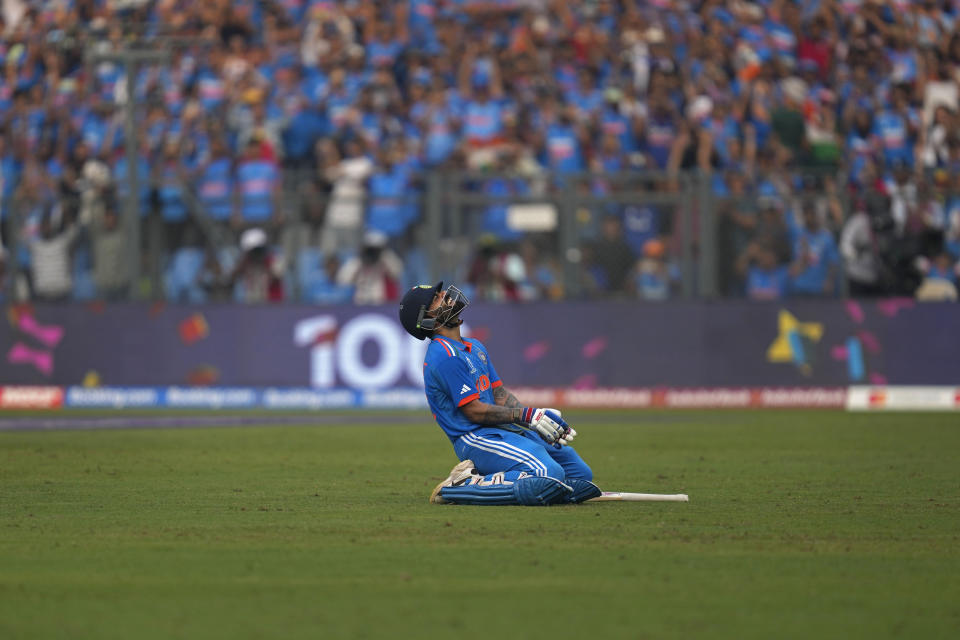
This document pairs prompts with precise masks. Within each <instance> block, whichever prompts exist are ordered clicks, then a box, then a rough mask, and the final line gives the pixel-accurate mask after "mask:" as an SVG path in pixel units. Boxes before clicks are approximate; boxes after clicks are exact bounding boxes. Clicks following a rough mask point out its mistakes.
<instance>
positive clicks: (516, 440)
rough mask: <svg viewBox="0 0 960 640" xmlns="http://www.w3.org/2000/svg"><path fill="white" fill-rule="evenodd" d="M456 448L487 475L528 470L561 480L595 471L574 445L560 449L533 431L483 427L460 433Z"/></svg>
mask: <svg viewBox="0 0 960 640" xmlns="http://www.w3.org/2000/svg"><path fill="white" fill-rule="evenodd" d="M453 450H454V451H455V452H456V454H457V457H458V458H460V459H461V460H473V464H474V465H475V466H476V468H477V471H478V472H479V473H480V474H481V475H485V476H486V475H490V474H491V473H498V472H500V471H526V472H527V473H529V474H531V475H535V476H549V477H551V478H555V479H557V480H560V481H563V480H564V479H566V478H570V479H573V478H580V479H582V480H592V479H593V471H591V469H590V467H589V466H587V463H586V462H584V461H583V459H582V458H581V457H580V454H578V453H577V452H576V451H574V450H573V448H572V447H562V448H559V449H558V448H556V447H554V446H553V445H550V444H547V443H546V442H544V441H543V440H542V439H541V438H540V436H538V435H537V434H536V433H533V432H527V431H524V432H522V433H514V432H512V431H507V430H505V429H500V428H498V427H481V428H479V429H474V430H473V431H471V432H470V433H467V434H465V435H463V436H460V438H459V439H458V440H457V441H456V442H455V443H454V445H453Z"/></svg>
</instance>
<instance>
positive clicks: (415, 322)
mask: <svg viewBox="0 0 960 640" xmlns="http://www.w3.org/2000/svg"><path fill="white" fill-rule="evenodd" d="M440 291H443V281H440V282H438V283H437V284H435V285H433V286H430V285H429V284H421V285H417V286H415V287H413V288H412V289H410V290H409V291H407V293H406V294H404V296H403V299H402V300H401V301H400V311H399V315H400V324H401V325H403V328H404V329H406V331H407V333H409V334H410V335H412V336H413V337H414V338H416V339H417V340H423V339H424V338H428V337H430V335H431V334H432V333H433V332H434V330H436V329H437V328H438V327H441V326H447V327H455V326H457V325H458V324H460V323H461V322H463V321H462V320H460V318H459V316H460V312H461V311H463V310H464V309H465V308H466V306H467V305H468V304H470V300H468V299H467V296H465V295H464V294H463V292H462V291H460V289H458V288H456V287H455V286H453V285H451V286H450V287H449V288H448V289H447V292H446V296H445V297H444V299H443V302H442V303H441V304H440V306H439V307H438V308H437V309H435V310H433V311H429V308H430V304H431V303H432V302H433V297H434V296H435V295H436V294H437V293H438V292H440Z"/></svg>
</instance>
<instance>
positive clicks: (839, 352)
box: [830, 344, 849, 361]
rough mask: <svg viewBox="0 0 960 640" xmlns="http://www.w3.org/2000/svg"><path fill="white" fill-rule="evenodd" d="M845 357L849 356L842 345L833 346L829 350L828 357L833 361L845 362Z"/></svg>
mask: <svg viewBox="0 0 960 640" xmlns="http://www.w3.org/2000/svg"><path fill="white" fill-rule="evenodd" d="M847 355H849V354H848V353H847V348H846V347H845V346H843V345H842V344H837V345H834V346H833V347H831V349H830V357H831V358H833V359H834V360H840V361H843V360H846V359H847Z"/></svg>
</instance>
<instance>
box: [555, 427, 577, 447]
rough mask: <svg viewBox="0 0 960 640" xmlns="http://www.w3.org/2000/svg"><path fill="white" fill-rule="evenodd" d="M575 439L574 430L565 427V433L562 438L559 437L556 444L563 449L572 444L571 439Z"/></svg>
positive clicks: (575, 433)
mask: <svg viewBox="0 0 960 640" xmlns="http://www.w3.org/2000/svg"><path fill="white" fill-rule="evenodd" d="M576 437H577V432H576V430H575V429H574V428H573V427H571V426H567V432H566V433H565V434H563V435H562V436H560V439H559V440H557V442H558V443H559V444H561V445H563V446H564V447H565V446H567V445H568V444H570V443H571V442H573V439H574V438H576Z"/></svg>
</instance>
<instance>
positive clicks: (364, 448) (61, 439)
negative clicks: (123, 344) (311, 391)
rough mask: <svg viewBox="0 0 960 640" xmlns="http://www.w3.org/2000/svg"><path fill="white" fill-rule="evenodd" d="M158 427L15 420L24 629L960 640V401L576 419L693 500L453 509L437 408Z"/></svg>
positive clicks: (614, 462) (0, 521)
mask: <svg viewBox="0 0 960 640" xmlns="http://www.w3.org/2000/svg"><path fill="white" fill-rule="evenodd" d="M57 415H58V416H62V415H67V416H68V417H69V416H70V415H78V416H83V417H87V418H89V417H91V416H94V417H96V416H99V415H105V414H93V413H77V414H57ZM145 415H146V414H136V413H132V412H127V413H112V414H109V420H110V422H109V426H110V428H107V429H82V430H81V429H69V428H68V429H64V428H57V429H27V430H6V431H3V432H0V638H3V639H4V640H15V639H20V638H84V639H86V638H94V639H99V638H116V639H123V640H139V639H146V638H191V639H194V638H203V639H206V638H230V639H231V640H237V639H243V638H282V639H284V640H291V639H295V638H311V639H317V638H323V639H325V640H326V639H331V638H415V639H431V638H444V639H450V638H455V637H462V638H468V639H471V640H473V639H480V638H503V639H518V638H590V639H593V640H601V639H606V638H710V639H717V638H870V639H876V638H924V639H929V638H958V637H960V418H958V417H957V416H956V415H949V414H907V413H902V414H893V413H891V414H870V415H868V414H848V413H843V412H831V411H753V412H738V411H713V412H706V411H702V412H680V411H677V412H653V411H650V412H639V411H638V412H625V411H620V412H613V411H601V412H586V411H577V412H574V411H570V412H569V413H568V414H565V417H568V418H569V420H570V423H571V424H572V425H574V426H575V427H576V428H577V430H578V432H579V436H578V438H577V441H576V443H575V446H576V448H577V450H578V451H580V453H581V454H582V456H583V457H584V459H585V460H586V461H587V462H588V463H589V464H590V465H591V466H592V467H593V470H594V474H595V481H596V482H597V484H599V485H600V486H601V488H603V489H605V490H609V491H635V492H647V493H687V494H689V495H690V502H689V503H618V502H606V503H594V504H589V503H588V504H582V505H569V506H556V507H546V508H531V507H464V506H452V505H442V506H440V505H431V504H428V502H427V497H428V496H429V494H430V491H431V489H432V488H433V487H434V485H435V484H436V483H437V482H439V481H440V480H442V479H443V478H444V477H445V476H446V475H447V472H448V471H449V469H450V467H452V466H453V465H454V464H455V463H456V462H457V460H456V459H455V457H454V454H453V452H452V449H451V447H450V444H449V442H448V441H447V439H446V438H445V436H444V435H443V433H442V432H441V431H440V429H439V428H437V426H436V425H435V424H434V423H433V422H432V420H431V419H430V416H429V415H428V414H427V413H426V412H425V411H422V412H413V413H409V412H399V413H385V412H362V413H360V412H353V413H348V412H340V413H319V412H318V413H316V414H314V415H312V416H304V417H303V420H302V422H299V423H298V420H299V418H297V419H294V420H289V419H288V420H285V421H283V422H280V421H277V420H276V419H275V418H274V416H272V415H263V416H262V419H261V420H260V422H259V423H257V424H246V425H243V426H233V425H229V424H228V425H226V426H218V427H209V426H208V427H206V428H163V429H148V428H126V427H125V424H124V422H123V421H124V420H125V419H126V418H129V419H130V425H131V426H134V425H135V424H136V423H137V422H136V421H137V420H142V419H143V418H144V416H145ZM150 415H152V416H156V415H157V414H150ZM204 415H211V414H204ZM247 415H248V414H247ZM35 417H36V415H32V416H31V415H24V416H23V417H22V418H20V419H23V420H25V421H28V420H30V419H32V418H35ZM4 418H7V419H8V420H7V424H8V425H9V424H10V420H9V418H17V416H16V415H12V416H11V415H10V414H7V415H5V416H4ZM258 419H260V417H259V416H258ZM189 420H190V418H189V417H185V418H184V422H185V424H184V425H181V426H187V427H189V426H191V425H190V424H189ZM248 421H249V415H248Z"/></svg>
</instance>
